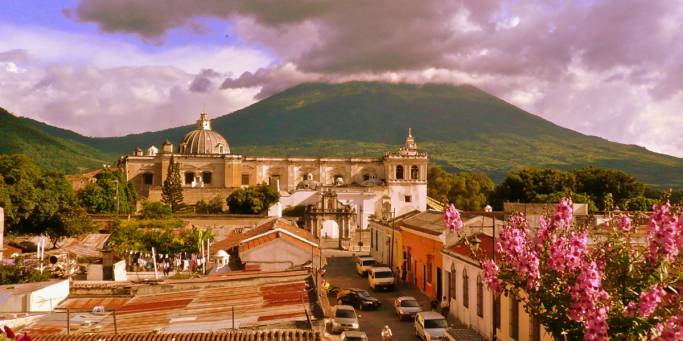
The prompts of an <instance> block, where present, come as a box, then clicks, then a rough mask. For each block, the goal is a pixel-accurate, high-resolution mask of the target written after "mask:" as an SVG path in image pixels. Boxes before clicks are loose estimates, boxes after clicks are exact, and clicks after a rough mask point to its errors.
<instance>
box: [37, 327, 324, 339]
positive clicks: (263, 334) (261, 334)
mask: <svg viewBox="0 0 683 341" xmlns="http://www.w3.org/2000/svg"><path fill="white" fill-rule="evenodd" d="M33 339H34V340H36V341H237V340H245V341H262V340H263V341H265V340H268V341H275V340H282V341H284V340H291V341H319V340H321V337H320V333H318V332H314V331H310V330H301V329H267V330H234V331H226V332H217V333H173V334H118V335H116V336H114V335H69V336H67V335H49V336H38V337H34V338H33Z"/></svg>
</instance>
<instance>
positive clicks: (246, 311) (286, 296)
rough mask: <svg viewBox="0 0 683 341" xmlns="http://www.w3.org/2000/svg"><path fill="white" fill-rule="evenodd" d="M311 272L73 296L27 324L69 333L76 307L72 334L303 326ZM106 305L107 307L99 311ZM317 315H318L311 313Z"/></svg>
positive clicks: (43, 331)
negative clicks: (131, 293)
mask: <svg viewBox="0 0 683 341" xmlns="http://www.w3.org/2000/svg"><path fill="white" fill-rule="evenodd" d="M308 277H309V275H308V274H307V273H306V272H305V271H290V272H278V273H263V274H260V275H259V276H254V275H253V274H244V273H236V274H234V275H229V274H226V275H223V276H216V277H211V278H202V279H195V280H186V281H166V282H162V283H157V284H154V285H151V284H150V285H145V286H140V287H139V288H138V290H137V292H138V294H137V295H134V296H132V297H130V296H128V297H126V296H120V295H99V296H92V295H90V296H87V297H86V296H85V295H83V296H81V297H74V296H73V295H72V297H70V298H68V299H67V300H65V301H64V302H62V303H61V304H60V305H59V306H58V307H57V309H56V312H53V313H51V314H48V315H47V316H46V317H45V318H43V319H41V320H39V321H37V322H36V323H33V324H31V325H29V326H28V327H27V328H25V331H27V332H28V333H29V334H31V335H33V336H42V335H51V334H66V323H65V313H66V309H67V308H68V309H70V313H71V314H70V319H69V320H70V326H71V331H70V332H71V334H73V335H83V336H84V335H87V334H90V333H95V334H98V335H108V334H113V333H114V331H115V326H114V316H113V313H112V311H114V310H115V312H116V315H115V316H116V330H117V331H118V333H124V334H129V333H130V334H136V333H152V332H158V333H161V334H174V333H181V332H183V333H186V332H192V333H207V332H224V331H226V330H229V329H231V328H232V326H233V324H232V323H233V320H232V313H233V309H234V326H235V327H236V328H263V327H267V326H269V325H274V324H277V325H278V327H281V326H287V325H289V326H290V327H294V328H298V326H299V325H300V324H304V323H307V322H306V321H307V316H306V314H307V311H308V312H309V314H310V310H311V304H313V303H314V302H313V300H314V297H310V296H309V291H307V288H308V285H307V281H308ZM96 306H103V307H104V308H105V309H106V310H107V312H105V313H93V312H92V311H93V308H94V307H96ZM311 318H313V317H311Z"/></svg>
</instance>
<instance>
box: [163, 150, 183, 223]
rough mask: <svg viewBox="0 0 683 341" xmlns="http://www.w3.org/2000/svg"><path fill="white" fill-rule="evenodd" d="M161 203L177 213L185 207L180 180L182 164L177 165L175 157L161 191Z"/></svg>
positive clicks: (172, 159) (169, 165) (169, 166)
mask: <svg viewBox="0 0 683 341" xmlns="http://www.w3.org/2000/svg"><path fill="white" fill-rule="evenodd" d="M161 202H163V203H164V204H166V205H168V206H170V207H171V211H172V212H177V211H178V210H180V209H181V208H182V206H183V184H182V182H181V179H180V163H176V162H175V159H174V158H173V156H171V162H170V163H169V164H168V175H167V176H166V180H164V184H163V187H162V189H161Z"/></svg>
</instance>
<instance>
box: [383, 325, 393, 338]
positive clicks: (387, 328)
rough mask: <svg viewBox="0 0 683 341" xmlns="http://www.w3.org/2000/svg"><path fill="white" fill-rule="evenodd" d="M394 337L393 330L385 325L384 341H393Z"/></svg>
mask: <svg viewBox="0 0 683 341" xmlns="http://www.w3.org/2000/svg"><path fill="white" fill-rule="evenodd" d="M392 336H393V335H392V334H391V328H389V325H385V326H384V329H382V341H391V337H392Z"/></svg>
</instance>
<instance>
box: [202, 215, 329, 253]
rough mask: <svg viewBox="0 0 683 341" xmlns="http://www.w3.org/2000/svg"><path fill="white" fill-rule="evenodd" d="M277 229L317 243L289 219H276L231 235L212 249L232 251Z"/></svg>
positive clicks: (309, 234) (308, 233) (215, 244)
mask: <svg viewBox="0 0 683 341" xmlns="http://www.w3.org/2000/svg"><path fill="white" fill-rule="evenodd" d="M275 229H282V230H285V231H287V232H290V233H292V234H293V235H295V236H297V237H299V238H301V239H304V240H307V241H309V242H311V243H317V241H316V239H315V237H313V235H312V234H311V233H310V232H308V231H306V230H303V229H301V228H299V227H298V226H296V224H294V223H292V222H290V221H289V220H287V219H283V218H276V219H271V220H268V221H266V222H265V223H263V224H261V225H259V226H257V227H255V228H253V229H251V230H249V231H246V232H243V233H237V232H235V233H233V234H231V235H230V236H228V238H226V239H224V240H221V241H219V242H216V243H214V244H212V245H211V248H212V249H214V250H228V249H231V248H233V247H236V246H239V245H240V244H241V243H242V242H243V241H244V240H247V239H250V238H254V237H257V236H259V235H262V234H265V233H267V232H269V231H271V230H275ZM270 238H271V239H272V238H273V237H272V236H271V237H270ZM265 241H268V240H264V241H257V242H256V243H255V244H258V243H260V242H265ZM252 244H254V243H252Z"/></svg>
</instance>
